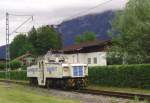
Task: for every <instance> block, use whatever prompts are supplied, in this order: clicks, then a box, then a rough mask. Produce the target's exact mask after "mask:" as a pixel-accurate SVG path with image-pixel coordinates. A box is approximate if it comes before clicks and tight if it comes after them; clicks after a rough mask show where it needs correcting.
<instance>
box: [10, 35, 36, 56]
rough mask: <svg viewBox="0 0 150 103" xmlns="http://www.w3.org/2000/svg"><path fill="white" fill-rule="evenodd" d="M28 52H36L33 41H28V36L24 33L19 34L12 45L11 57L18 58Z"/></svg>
mask: <svg viewBox="0 0 150 103" xmlns="http://www.w3.org/2000/svg"><path fill="white" fill-rule="evenodd" d="M26 52H31V53H34V52H35V50H34V48H33V46H32V44H31V43H29V42H28V40H27V36H26V35H24V34H19V35H17V36H16V37H15V38H14V40H13V41H12V43H11V45H10V54H11V58H16V57H18V56H21V55H23V54H25V53H26Z"/></svg>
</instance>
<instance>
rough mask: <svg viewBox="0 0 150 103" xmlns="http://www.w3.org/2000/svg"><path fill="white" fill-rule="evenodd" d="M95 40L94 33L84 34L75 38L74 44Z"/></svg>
mask: <svg viewBox="0 0 150 103" xmlns="http://www.w3.org/2000/svg"><path fill="white" fill-rule="evenodd" d="M94 40H96V35H95V33H94V32H84V33H83V34H81V35H78V36H76V38H75V42H76V43H82V42H86V41H94Z"/></svg>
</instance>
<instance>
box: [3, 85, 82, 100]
mask: <svg viewBox="0 0 150 103" xmlns="http://www.w3.org/2000/svg"><path fill="white" fill-rule="evenodd" d="M0 103H79V102H78V101H73V100H66V99H65V100H64V99H63V98H57V97H53V96H50V95H49V94H48V93H47V94H46V93H40V92H39V91H37V90H32V89H29V88H28V87H27V88H26V87H24V86H20V85H14V84H11V86H10V87H9V86H7V85H6V84H2V83H0Z"/></svg>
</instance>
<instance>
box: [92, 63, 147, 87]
mask: <svg viewBox="0 0 150 103" xmlns="http://www.w3.org/2000/svg"><path fill="white" fill-rule="evenodd" d="M89 83H91V84H96V85H104V86H115V87H134V88H149V89H150V64H141V65H138V64H137V65H120V66H100V67H90V68H89Z"/></svg>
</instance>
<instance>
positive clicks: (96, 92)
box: [0, 79, 150, 102]
mask: <svg viewBox="0 0 150 103" xmlns="http://www.w3.org/2000/svg"><path fill="white" fill-rule="evenodd" d="M0 82H6V83H15V84H21V85H29V82H28V81H16V80H5V79H0ZM71 91H72V92H77V93H84V94H92V95H105V96H111V97H117V98H124V99H135V97H137V98H138V99H139V100H145V99H146V100H148V101H149V102H150V95H146V94H135V93H123V92H112V91H102V90H92V89H82V90H71ZM68 92H70V90H69V91H68Z"/></svg>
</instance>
